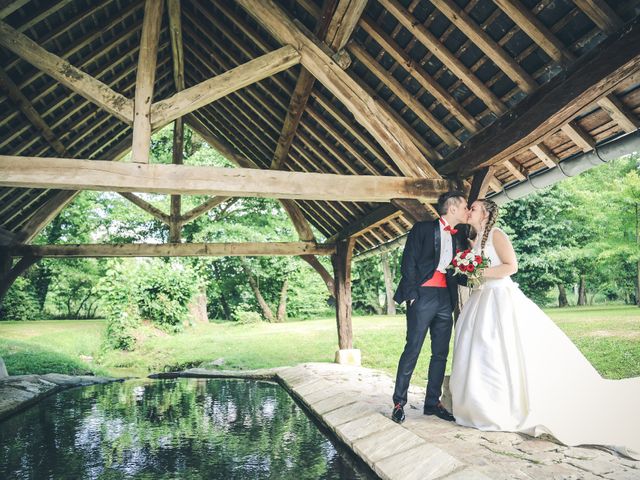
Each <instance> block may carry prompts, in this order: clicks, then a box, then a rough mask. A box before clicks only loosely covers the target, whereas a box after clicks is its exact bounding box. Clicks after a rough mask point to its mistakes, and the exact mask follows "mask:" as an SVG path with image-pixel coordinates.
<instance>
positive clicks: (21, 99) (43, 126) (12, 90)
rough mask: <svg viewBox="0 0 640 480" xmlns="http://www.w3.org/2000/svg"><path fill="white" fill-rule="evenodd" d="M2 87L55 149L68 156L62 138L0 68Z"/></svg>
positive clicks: (0, 84) (0, 83)
mask: <svg viewBox="0 0 640 480" xmlns="http://www.w3.org/2000/svg"><path fill="white" fill-rule="evenodd" d="M0 89H2V90H4V91H5V93H6V94H7V96H8V97H9V98H10V99H11V101H13V103H15V105H16V106H17V107H18V108H19V109H20V111H21V112H22V113H23V114H24V116H25V117H27V119H28V120H29V122H30V123H31V125H33V127H34V128H35V129H36V130H38V131H39V132H40V134H41V135H42V136H43V137H44V139H45V140H46V141H47V142H48V143H49V145H51V147H53V149H54V150H55V151H56V152H57V153H58V154H59V155H60V156H63V157H68V156H69V153H68V152H67V150H66V149H65V148H64V146H63V145H62V143H61V142H60V140H59V139H58V138H57V137H56V136H55V134H54V133H53V132H52V131H51V128H49V125H47V123H46V122H45V121H44V119H43V118H42V117H41V116H40V114H39V113H38V112H37V111H36V109H35V108H34V107H33V105H32V104H31V102H30V101H29V99H28V98H27V97H25V96H24V95H23V94H22V92H21V91H20V89H19V88H18V86H17V85H16V84H15V83H13V80H11V78H9V75H7V72H5V71H4V70H3V69H2V68H0Z"/></svg>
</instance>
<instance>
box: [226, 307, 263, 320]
mask: <svg viewBox="0 0 640 480" xmlns="http://www.w3.org/2000/svg"><path fill="white" fill-rule="evenodd" d="M248 308H249V306H248V305H246V304H240V305H238V306H237V307H236V308H235V310H234V311H233V317H232V318H233V320H234V321H236V322H238V323H240V324H246V323H260V322H261V321H262V317H261V316H260V314H259V313H258V312H254V311H252V310H248Z"/></svg>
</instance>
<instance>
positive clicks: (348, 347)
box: [331, 237, 361, 366]
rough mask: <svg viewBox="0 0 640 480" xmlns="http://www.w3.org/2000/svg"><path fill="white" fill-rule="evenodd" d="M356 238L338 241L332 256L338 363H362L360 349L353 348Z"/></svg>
mask: <svg viewBox="0 0 640 480" xmlns="http://www.w3.org/2000/svg"><path fill="white" fill-rule="evenodd" d="M354 244H355V239H353V238H351V237H350V238H348V239H346V240H342V241H338V242H337V243H336V253H335V254H333V255H332V256H331V263H332V264H333V275H334V285H335V298H336V321H337V326H338V348H339V350H338V351H337V352H336V363H340V364H346V365H358V366H359V365H360V362H361V356H360V350H358V349H354V348H353V330H352V327H351V257H352V254H353V246H354Z"/></svg>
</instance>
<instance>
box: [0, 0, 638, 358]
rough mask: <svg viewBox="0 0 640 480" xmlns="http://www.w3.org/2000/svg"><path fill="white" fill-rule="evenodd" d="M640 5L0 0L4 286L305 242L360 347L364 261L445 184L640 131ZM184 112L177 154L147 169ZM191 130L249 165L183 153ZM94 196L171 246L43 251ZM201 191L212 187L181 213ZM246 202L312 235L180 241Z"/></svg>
mask: <svg viewBox="0 0 640 480" xmlns="http://www.w3.org/2000/svg"><path fill="white" fill-rule="evenodd" d="M639 17H640V0H573V1H571V0H431V1H429V0H368V1H367V0H184V1H182V2H181V1H180V0H166V1H164V0H146V1H143V0H0V87H1V92H0V94H1V95H2V96H1V97H0V112H2V115H0V251H1V254H0V298H1V297H2V295H4V293H6V291H7V289H8V288H9V286H10V285H11V283H12V282H13V281H14V280H15V278H16V277H17V276H18V275H20V274H21V273H22V272H24V271H25V270H26V269H27V268H28V267H29V266H30V265H32V264H33V263H34V262H36V261H37V260H38V259H40V258H42V257H65V256H121V255H122V256H168V255H300V256H302V258H304V259H305V260H306V261H307V262H309V263H310V264H311V265H312V266H313V267H314V268H315V269H316V270H317V271H318V272H319V273H320V274H321V275H322V277H323V279H324V280H325V282H326V283H327V286H328V288H329V290H330V291H331V292H334V293H335V297H336V305H337V308H336V310H337V321H338V331H339V344H340V348H341V349H350V348H351V318H350V314H351V293H350V265H351V258H352V255H354V254H360V253H362V252H365V251H368V250H372V249H375V248H377V247H379V246H380V245H384V244H386V243H387V242H389V241H392V240H394V239H396V238H397V237H399V236H402V235H404V234H405V233H406V232H407V231H408V230H409V229H410V228H411V226H412V224H413V223H414V222H416V221H420V220H424V219H430V218H435V210H434V208H433V203H434V202H435V200H436V198H437V196H438V195H439V194H440V193H442V192H443V191H446V190H447V189H449V188H451V187H452V186H455V187H457V188H463V189H466V190H468V191H469V192H470V196H472V197H477V196H479V195H485V194H491V193H492V192H500V191H502V190H503V189H505V188H508V187H509V186H511V185H515V184H518V183H521V182H527V181H529V180H530V177H531V176H535V175H536V174H538V173H540V172H544V171H546V170H549V169H555V168H561V167H562V161H563V160H565V159H568V158H571V157H574V156H575V155H576V154H579V153H581V152H587V151H591V150H593V149H596V151H597V149H598V147H599V145H601V144H602V143H603V142H609V141H612V140H614V141H615V139H616V138H618V137H621V136H623V135H625V134H627V133H630V132H633V131H635V130H637V129H638V126H639V125H640V121H639V119H638V116H637V114H638V112H639V111H640V23H639V22H640V19H639ZM171 122H173V123H174V132H175V135H174V155H173V163H174V164H173V165H153V164H149V162H148V157H149V146H150V137H151V134H152V133H153V132H154V131H157V130H158V129H160V128H162V127H163V126H165V125H167V124H169V123H171ZM185 124H186V125H188V126H189V127H190V128H192V129H193V130H194V131H195V132H197V133H198V134H199V135H200V136H201V137H202V138H203V139H205V140H206V141H207V142H208V143H209V144H210V145H211V146H212V147H213V148H215V149H216V150H218V151H219V152H221V153H222V154H223V155H224V156H225V157H226V158H228V159H229V160H230V161H232V162H233V163H235V164H236V165H237V166H238V168H235V169H221V168H214V167H195V166H188V165H182V163H183V162H182V142H183V130H184V125H185ZM128 152H131V153H132V155H131V160H130V161H127V162H122V161H119V160H121V159H122V158H123V157H124V156H125V155H126V154H127V153H128ZM558 165H560V166H559V167H558ZM85 189H88V190H106V191H115V192H119V193H120V194H121V195H123V196H124V197H125V198H127V199H129V200H130V201H131V202H133V203H135V204H136V205H138V206H139V207H140V208H141V209H143V210H146V211H147V212H149V213H151V214H152V215H153V216H154V217H156V218H157V219H159V220H160V221H162V222H163V223H165V224H167V225H168V228H169V231H170V234H169V238H170V243H169V244H167V245H64V246H63V245H55V246H33V245H30V244H31V242H32V240H33V239H34V238H35V237H36V236H37V235H38V233H39V232H40V231H41V230H42V229H43V228H44V227H45V226H46V225H47V223H48V222H50V221H51V220H52V219H53V218H54V217H55V216H56V215H57V214H58V213H59V212H60V211H61V210H62V209H63V208H64V207H65V206H66V205H67V204H69V202H71V201H72V200H73V198H74V197H75V196H76V195H77V193H78V191H81V190H85ZM133 192H156V193H164V194H168V195H171V208H170V211H169V212H163V211H160V210H159V209H157V208H155V207H153V206H152V205H150V204H149V203H148V202H146V201H144V200H143V199H142V198H140V197H139V196H137V195H135V194H134V193H133ZM187 194H206V195H210V199H209V200H207V201H206V202H205V203H203V204H202V205H201V206H199V207H197V208H195V209H193V210H191V211H187V212H184V211H182V209H181V201H180V199H181V195H187ZM234 196H263V197H272V198H277V199H279V200H280V201H281V203H282V205H283V207H284V209H285V210H286V212H287V213H288V214H289V216H290V218H291V221H292V222H293V225H294V226H295V228H296V230H297V232H298V234H299V239H300V241H299V242H295V243H278V244H185V243H181V236H180V232H181V227H182V226H183V225H184V224H185V223H187V222H189V221H191V220H193V219H194V218H197V217H198V216H199V215H203V214H204V213H206V212H207V211H208V210H210V209H212V208H215V207H216V206H217V205H219V204H220V203H221V202H223V201H225V200H226V199H228V198H229V197H234ZM311 226H313V227H314V228H315V229H316V230H317V231H318V232H320V233H321V234H322V235H323V236H324V237H325V238H326V241H324V242H323V243H318V242H316V238H315V236H314V233H313V230H312V229H311ZM317 255H331V256H332V264H333V269H334V272H333V274H331V273H329V272H328V271H327V270H326V269H325V268H324V267H323V266H322V264H321V263H320V262H318V260H317V258H316V256H317Z"/></svg>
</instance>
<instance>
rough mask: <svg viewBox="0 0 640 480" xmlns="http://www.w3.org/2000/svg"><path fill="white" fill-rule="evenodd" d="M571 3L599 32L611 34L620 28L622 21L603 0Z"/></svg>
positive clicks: (585, 0)
mask: <svg viewBox="0 0 640 480" xmlns="http://www.w3.org/2000/svg"><path fill="white" fill-rule="evenodd" d="M573 2H574V3H575V4H576V6H577V7H578V8H579V9H580V10H582V11H583V12H584V13H585V14H586V15H587V16H588V17H589V18H590V19H591V20H592V21H593V23H595V24H596V25H597V27H598V28H599V29H600V30H604V31H605V32H606V33H613V32H615V31H616V30H618V29H619V28H620V27H621V26H622V20H621V19H620V17H619V16H618V14H617V13H616V12H615V11H614V10H613V9H612V8H611V7H610V6H609V5H608V4H607V2H606V1H605V0H573Z"/></svg>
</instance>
